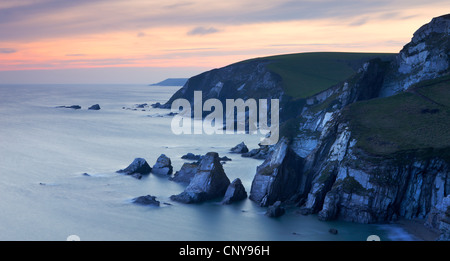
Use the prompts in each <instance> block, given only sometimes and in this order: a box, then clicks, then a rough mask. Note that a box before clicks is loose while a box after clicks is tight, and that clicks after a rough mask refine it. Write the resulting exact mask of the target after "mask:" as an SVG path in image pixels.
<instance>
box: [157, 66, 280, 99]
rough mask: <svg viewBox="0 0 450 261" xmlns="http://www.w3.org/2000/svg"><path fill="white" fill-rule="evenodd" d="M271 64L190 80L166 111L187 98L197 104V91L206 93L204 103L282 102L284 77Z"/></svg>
mask: <svg viewBox="0 0 450 261" xmlns="http://www.w3.org/2000/svg"><path fill="white" fill-rule="evenodd" d="M267 63H268V61H264V60H254V61H248V62H245V63H242V62H241V63H236V64H232V65H229V66H226V67H224V68H221V69H214V70H211V71H208V72H204V73H202V74H199V75H197V76H194V77H192V78H190V79H189V80H188V81H187V83H186V84H185V85H184V86H183V87H182V88H181V89H180V90H178V91H177V92H176V93H175V94H174V95H173V96H172V97H171V98H170V99H169V101H168V102H167V103H166V104H164V105H163V108H170V106H171V104H172V102H173V101H174V100H176V99H178V98H184V99H187V100H188V101H190V102H191V104H193V101H194V91H202V94H203V97H202V98H203V101H205V100H207V99H211V98H216V99H219V100H220V101H222V102H223V104H225V99H238V98H241V99H243V100H246V99H248V98H253V99H262V98H264V99H270V98H273V99H281V98H282V96H283V90H282V87H281V79H280V77H279V76H278V75H277V74H275V73H273V72H271V71H269V70H268V69H267V68H266V65H267Z"/></svg>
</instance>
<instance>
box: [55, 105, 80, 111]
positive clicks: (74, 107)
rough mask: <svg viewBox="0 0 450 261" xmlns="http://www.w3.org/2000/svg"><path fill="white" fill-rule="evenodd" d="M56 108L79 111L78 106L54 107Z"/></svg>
mask: <svg viewBox="0 0 450 261" xmlns="http://www.w3.org/2000/svg"><path fill="white" fill-rule="evenodd" d="M56 108H67V109H74V110H79V109H81V106H80V105H71V106H64V105H63V106H56Z"/></svg>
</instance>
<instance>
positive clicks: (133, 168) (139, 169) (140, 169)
mask: <svg viewBox="0 0 450 261" xmlns="http://www.w3.org/2000/svg"><path fill="white" fill-rule="evenodd" d="M151 171H152V168H151V167H150V166H149V165H148V163H147V161H146V160H145V159H143V158H135V159H134V160H133V162H132V163H131V164H130V165H128V167H126V168H125V169H121V170H118V171H116V172H117V173H123V174H126V175H131V176H133V177H134V178H137V179H140V178H141V177H142V175H146V174H149V173H150V172H151Z"/></svg>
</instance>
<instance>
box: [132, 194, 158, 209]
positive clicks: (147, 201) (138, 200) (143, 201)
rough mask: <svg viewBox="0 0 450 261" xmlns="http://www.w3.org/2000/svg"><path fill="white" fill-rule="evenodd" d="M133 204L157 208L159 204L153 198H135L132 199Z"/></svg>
mask: <svg viewBox="0 0 450 261" xmlns="http://www.w3.org/2000/svg"><path fill="white" fill-rule="evenodd" d="M132 201H133V203H135V204H140V205H151V206H156V207H159V205H160V203H159V201H158V200H156V197H155V196H150V195H147V196H140V197H137V198H134V199H132Z"/></svg>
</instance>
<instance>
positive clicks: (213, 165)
mask: <svg viewBox="0 0 450 261" xmlns="http://www.w3.org/2000/svg"><path fill="white" fill-rule="evenodd" d="M229 184H230V180H229V179H228V177H227V175H226V174H225V172H224V170H223V167H222V164H220V158H219V154H217V153H216V152H208V153H207V154H206V155H205V156H204V157H203V158H202V160H201V162H200V165H199V166H198V169H197V171H196V173H195V175H194V177H193V178H192V180H191V182H190V183H189V185H188V186H187V187H186V189H185V190H184V192H182V193H180V194H178V195H172V196H171V197H170V199H172V200H174V201H178V202H182V203H187V204H190V203H200V202H203V201H206V200H210V199H214V198H217V197H223V195H224V194H225V191H226V190H227V187H228V185H229Z"/></svg>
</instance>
